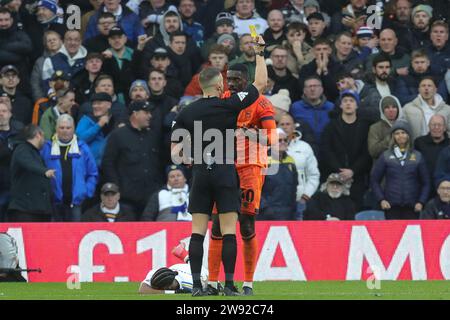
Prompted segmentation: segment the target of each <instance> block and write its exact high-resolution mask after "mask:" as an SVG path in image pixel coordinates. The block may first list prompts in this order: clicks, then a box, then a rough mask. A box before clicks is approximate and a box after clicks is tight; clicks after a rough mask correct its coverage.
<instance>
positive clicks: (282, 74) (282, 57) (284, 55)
mask: <svg viewBox="0 0 450 320" xmlns="http://www.w3.org/2000/svg"><path fill="white" fill-rule="evenodd" d="M270 59H271V60H272V65H271V66H269V67H268V68H267V72H268V73H269V78H270V79H272V80H273V81H275V85H274V86H273V89H272V90H273V92H278V91H280V89H287V90H288V91H289V92H290V94H291V98H292V100H293V101H296V100H298V99H300V94H299V92H300V91H299V90H298V86H297V78H295V77H294V76H293V75H292V73H291V71H289V69H288V67H287V62H288V51H287V49H286V48H284V47H282V46H277V47H275V48H274V49H273V50H272V52H271V53H270Z"/></svg>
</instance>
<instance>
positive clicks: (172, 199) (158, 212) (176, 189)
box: [141, 165, 192, 221]
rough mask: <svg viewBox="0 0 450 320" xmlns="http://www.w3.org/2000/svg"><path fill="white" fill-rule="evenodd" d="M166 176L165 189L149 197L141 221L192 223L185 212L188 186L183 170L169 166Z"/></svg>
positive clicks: (189, 216)
mask: <svg viewBox="0 0 450 320" xmlns="http://www.w3.org/2000/svg"><path fill="white" fill-rule="evenodd" d="M166 174H167V185H166V187H164V188H163V189H161V190H159V191H157V192H155V193H154V194H153V195H152V196H151V197H150V199H149V201H148V202H147V205H146V207H145V209H144V213H143V214H142V218H141V221H192V216H191V214H190V213H189V212H188V211H187V208H188V204H189V186H188V185H187V183H186V178H185V175H184V168H183V167H181V166H176V165H170V166H168V167H167V169H166Z"/></svg>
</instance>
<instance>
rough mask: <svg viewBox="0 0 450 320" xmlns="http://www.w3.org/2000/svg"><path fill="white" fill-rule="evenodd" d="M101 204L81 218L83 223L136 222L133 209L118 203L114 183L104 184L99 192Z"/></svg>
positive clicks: (117, 188)
mask: <svg viewBox="0 0 450 320" xmlns="http://www.w3.org/2000/svg"><path fill="white" fill-rule="evenodd" d="M100 193H101V195H100V198H101V202H100V203H99V204H97V205H96V206H94V207H92V208H90V209H89V210H87V211H86V212H84V213H83V215H82V216H81V221H83V222H131V221H137V217H136V214H135V213H134V212H133V208H132V207H130V206H128V205H126V204H124V203H122V202H119V200H120V192H119V187H118V186H117V185H116V184H114V183H110V182H108V183H105V184H104V185H103V186H102V189H101V191H100Z"/></svg>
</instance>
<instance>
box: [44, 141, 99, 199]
mask: <svg viewBox="0 0 450 320" xmlns="http://www.w3.org/2000/svg"><path fill="white" fill-rule="evenodd" d="M78 147H79V149H80V154H70V153H69V154H68V155H67V156H68V157H69V158H72V204H74V205H76V206H78V205H80V204H81V203H82V202H83V201H84V200H85V199H86V198H91V197H93V196H94V192H95V187H96V185H97V180H98V170H97V165H96V164H95V160H94V156H93V155H92V153H91V151H90V150H89V147H88V145H87V144H86V143H84V142H83V141H78ZM51 150H52V142H51V141H47V142H46V143H45V144H44V147H43V148H42V150H41V157H42V158H43V159H44V162H45V165H46V167H47V168H49V169H55V170H56V178H55V179H51V185H52V191H53V195H54V199H53V200H54V201H55V202H56V203H61V202H62V201H63V190H62V168H61V161H60V158H61V156H52V155H51Z"/></svg>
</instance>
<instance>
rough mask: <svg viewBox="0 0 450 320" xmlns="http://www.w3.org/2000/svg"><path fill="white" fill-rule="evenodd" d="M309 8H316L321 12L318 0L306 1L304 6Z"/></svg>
mask: <svg viewBox="0 0 450 320" xmlns="http://www.w3.org/2000/svg"><path fill="white" fill-rule="evenodd" d="M308 7H316V8H317V9H318V10H319V11H320V5H319V2H317V0H306V1H305V4H304V5H303V8H308Z"/></svg>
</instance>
